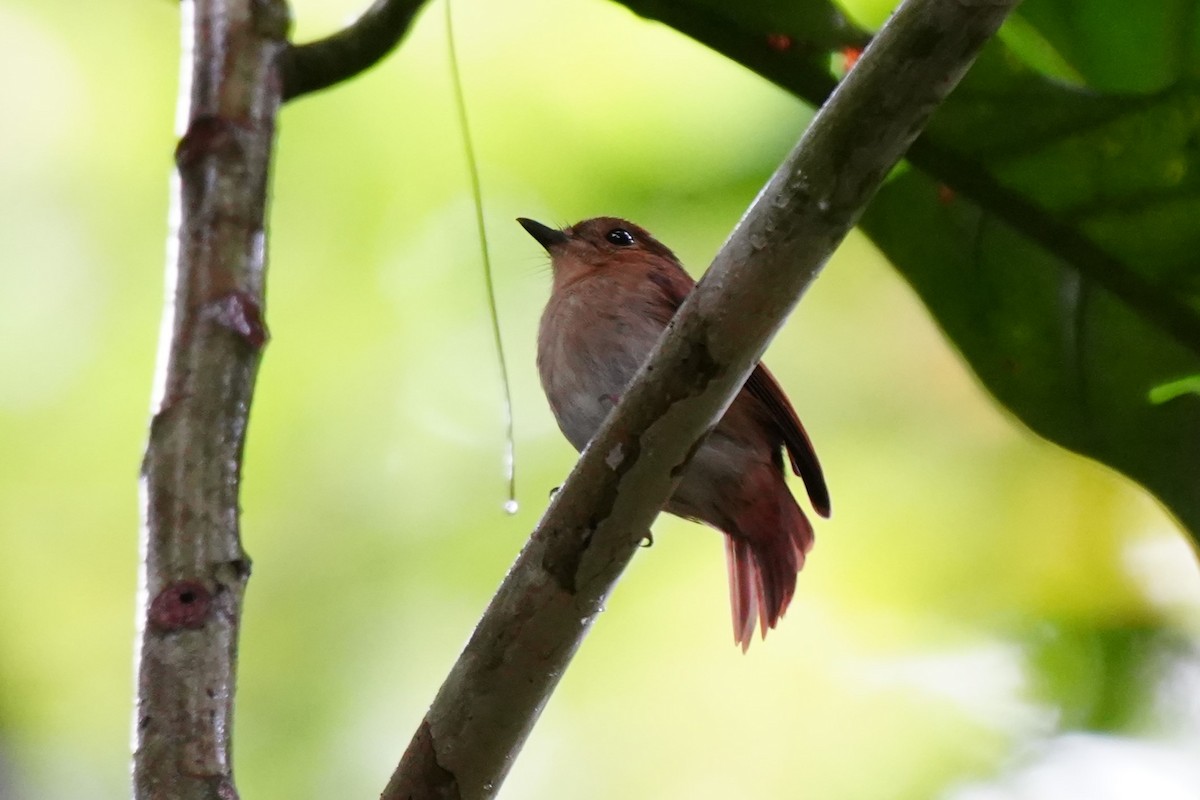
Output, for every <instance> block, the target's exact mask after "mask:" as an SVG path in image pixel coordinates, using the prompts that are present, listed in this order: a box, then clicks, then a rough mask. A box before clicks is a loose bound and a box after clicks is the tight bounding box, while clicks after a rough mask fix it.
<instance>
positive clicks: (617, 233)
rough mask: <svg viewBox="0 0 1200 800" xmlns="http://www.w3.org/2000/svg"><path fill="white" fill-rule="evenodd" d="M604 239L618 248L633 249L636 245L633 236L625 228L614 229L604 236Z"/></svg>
mask: <svg viewBox="0 0 1200 800" xmlns="http://www.w3.org/2000/svg"><path fill="white" fill-rule="evenodd" d="M604 238H605V239H608V240H609V241H610V242H612V243H613V244H615V245H616V246H617V247H632V246H633V244H634V239H633V234H632V233H630V232H629V231H627V230H625V229H624V228H613V229H612V230H611V231H609V232H608V233H606V234H605V235H604Z"/></svg>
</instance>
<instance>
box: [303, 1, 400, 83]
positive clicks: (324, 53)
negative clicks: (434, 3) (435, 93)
mask: <svg viewBox="0 0 1200 800" xmlns="http://www.w3.org/2000/svg"><path fill="white" fill-rule="evenodd" d="M422 5H424V0H376V1H375V2H374V3H372V4H371V6H370V8H368V9H367V10H366V11H364V12H363V13H362V16H360V17H359V18H358V19H356V20H355V21H354V22H353V23H351V24H350V25H349V26H348V27H346V28H345V29H343V30H341V31H338V32H337V33H335V34H332V35H331V36H327V37H325V38H324V39H318V40H317V41H315V42H309V43H308V44H300V45H290V46H289V47H288V48H287V50H286V51H285V52H284V54H283V57H282V58H283V61H282V66H281V71H282V73H283V99H284V100H285V101H286V100H292V99H294V98H297V97H300V96H301V95H305V94H309V93H311V92H318V91H320V90H321V89H328V88H329V87H330V86H333V85H334V84H337V83H341V82H342V81H344V80H347V79H349V78H353V77H354V76H355V75H358V74H359V73H360V72H363V71H365V70H367V69H370V68H371V67H373V66H375V65H376V64H377V63H379V62H380V61H381V60H383V57H384V56H386V55H387V54H388V53H390V52H391V51H392V50H393V49H395V47H396V45H398V44H399V43H400V40H401V39H403V38H404V35H405V34H406V33H408V29H409V27H411V25H412V21H413V19H414V18H415V17H416V16H417V12H418V11H420V9H421V6H422Z"/></svg>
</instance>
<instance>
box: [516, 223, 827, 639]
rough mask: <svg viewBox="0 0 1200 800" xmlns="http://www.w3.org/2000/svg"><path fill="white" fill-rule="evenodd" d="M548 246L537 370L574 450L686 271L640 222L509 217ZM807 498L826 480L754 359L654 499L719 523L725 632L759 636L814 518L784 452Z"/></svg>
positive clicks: (788, 594) (659, 326) (773, 616)
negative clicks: (555, 223) (792, 481)
mask: <svg viewBox="0 0 1200 800" xmlns="http://www.w3.org/2000/svg"><path fill="white" fill-rule="evenodd" d="M518 222H520V223H521V225H522V226H523V227H524V228H525V230H526V231H528V232H529V234H530V235H531V236H532V237H533V238H534V239H536V240H537V241H538V243H539V244H541V245H542V246H543V247H544V248H546V250H547V252H549V253H550V258H551V268H552V271H553V273H554V287H553V291H552V292H551V294H550V301H549V302H548V303H547V304H546V310H545V311H544V312H543V314H542V320H541V325H540V327H539V329H538V355H537V363H538V373H539V375H540V376H541V381H542V388H543V389H544V390H545V392H546V398H547V399H548V400H549V401H550V408H551V410H552V411H553V412H554V416H555V418H556V419H557V420H558V426H559V428H561V429H562V432H563V433H564V434H565V435H566V437H567V439H568V440H569V441H570V442H571V444H572V445H574V446H575V449H576V450H583V448H584V446H585V445H586V444H587V443H588V440H589V439H591V438H592V436H593V435H594V434H595V433H596V431H597V430H599V428H600V424H601V423H602V422H603V421H604V418H605V417H606V416H607V415H608V412H609V411H610V410H611V409H612V407H613V406H614V405H615V404H616V402H617V400H618V399H619V398H620V396H621V395H622V394H623V393H624V391H625V388H626V386H628V384H629V381H630V380H631V379H632V378H633V375H634V373H635V372H637V370H638V368H639V367H640V366H641V364H642V362H643V361H645V360H646V357H647V356H648V355H649V354H650V351H651V349H652V348H653V347H654V345H655V343H656V342H657V341H658V339H659V337H660V336H661V335H662V332H663V329H664V328H666V326H667V323H668V322H669V321H670V320H671V317H673V316H674V315H675V312H676V311H677V310H678V309H679V306H680V305H681V304H682V303H683V301H684V298H686V297H687V296H688V294H689V293H690V292H691V291H692V288H693V287H694V286H695V281H693V280H692V279H691V277H690V276H689V275H688V274H687V272H685V271H684V269H683V267H682V266H681V265H680V263H679V260H678V259H677V258H676V257H675V254H674V253H672V252H671V251H670V250H669V249H667V248H666V247H665V246H663V245H662V244H661V243H659V242H658V241H657V240H656V239H655V238H654V237H653V236H651V235H650V234H649V233H647V232H646V231H645V230H643V229H642V228H640V227H638V226H637V225H635V224H633V223H632V222H627V221H626V220H623V219H618V218H616V217H596V218H595V219H589V220H584V221H583V222H579V223H577V224H575V225H572V226H570V227H566V228H563V229H561V230H557V229H554V228H550V227H548V226H546V225H543V224H541V223H540V222H535V221H533V220H531V219H524V218H521V219H518ZM785 450H786V452H787V455H788V459H789V461H790V462H791V467H792V469H793V470H794V471H795V472H796V474H797V475H800V476H801V477H802V478H803V479H804V485H805V488H806V489H807V490H808V497H809V500H810V501H811V502H812V505H813V508H814V509H816V511H817V513H818V514H820V515H821V516H825V517H827V516H829V492H828V490H827V489H826V487H825V478H824V476H823V475H822V473H821V465H820V464H819V463H818V462H817V456H816V453H815V452H814V451H813V447H812V443H811V442H809V440H808V436H807V434H805V432H804V428H803V426H801V424H800V420H799V419H798V418H797V416H796V412H795V411H794V410H793V409H792V405H791V403H790V402H788V399H787V397H786V396H785V395H784V393H783V390H782V389H781V388H780V387H779V384H778V383H776V381H775V378H774V377H773V376H772V375H771V373H770V372H769V371H768V370H767V368H766V367H765V366H763V365H762V364H759V365H758V366H756V367H755V368H754V371H753V372H752V373H751V374H750V377H749V378H748V379H747V380H746V383H745V385H744V386H743V387H742V389H741V390H740V391H739V392H738V394H737V397H736V398H735V399H734V401H733V403H732V404H731V405H730V406H729V408H728V409H727V410H726V412H725V415H724V416H723V417H722V418H721V421H720V422H719V423H718V424H717V426H716V428H715V429H713V431H712V432H711V433H710V434H709V436H708V438H707V439H706V440H705V442H704V444H703V445H702V446H701V447H700V449H699V450H698V451H697V452H696V454H695V456H694V457H693V458H692V460H691V462H690V463H689V465H688V466H687V468H686V469H685V470H684V473H683V476H682V478H681V479H680V481H679V484H678V486H677V487H676V489H675V494H674V495H672V496H671V499H670V500H668V501H667V504H666V506H665V509H666V510H667V511H669V512H670V513H672V514H675V515H677V516H680V517H685V518H687V519H692V520H699V521H700V522H704V523H706V524H708V525H711V526H712V527H714V528H716V529H718V530H720V531H721V532H722V533H724V534H725V552H726V555H727V557H728V565H729V591H730V601H731V604H732V607H733V634H734V640H735V641H736V642H737V643H738V644H740V645H741V646H742V649H743V650H745V649H746V648H747V647H749V645H750V640H751V638H752V637H753V635H754V627H755V622H757V623H758V625H759V627H760V629H761V631H762V635H763V636H764V637H765V636H766V633H767V629H768V628H774V627H775V625H776V623H778V622H779V618H780V617H781V616H783V613H784V612H785V611H786V610H787V607H788V604H789V603H790V602H791V599H792V595H793V594H794V593H795V590H796V575H797V573H799V571H800V568H801V567H803V566H804V558H805V555H806V554H807V553H808V551H809V549H811V548H812V545H813V529H812V525H811V524H810V523H809V521H808V518H807V517H805V515H804V512H803V511H801V510H800V507H799V506H798V505H797V504H796V500H795V498H793V497H792V494H791V492H790V491H789V490H788V487H787V483H786V482H785V480H784V465H783V452H784V451H785Z"/></svg>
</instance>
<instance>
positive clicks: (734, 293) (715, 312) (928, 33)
mask: <svg viewBox="0 0 1200 800" xmlns="http://www.w3.org/2000/svg"><path fill="white" fill-rule="evenodd" d="M1018 2H1019V0H973V1H972V0H908V1H907V2H906V3H905V4H904V5H903V6H902V7H901V9H900V10H899V11H898V12H897V14H896V15H895V16H894V17H893V19H892V20H891V21H890V22H889V23H888V25H887V26H886V27H885V28H884V30H883V31H881V32H880V34H879V36H878V37H877V38H876V40H875V42H874V43H873V44H872V45H871V46H870V47H869V48H868V50H867V52H866V53H865V54H864V56H863V58H862V59H861V60H860V61H859V63H858V65H857V66H856V68H855V69H854V70H853V71H852V72H851V73H850V76H849V77H848V78H847V80H846V81H845V82H844V83H843V84H842V85H841V86H840V87H839V88H838V90H837V91H836V92H835V93H834V95H833V97H831V98H830V100H829V103H828V104H827V105H826V106H825V108H824V109H822V111H821V112H820V113H819V114H818V116H817V118H816V119H815V120H814V121H813V123H812V125H811V126H810V127H809V129H808V131H807V132H806V133H805V135H804V137H803V139H802V140H801V142H800V144H799V145H798V146H797V148H796V149H795V150H794V151H793V153H792V154H791V156H789V158H788V160H787V161H786V162H785V163H784V164H783V165H782V166H781V167H780V169H779V171H778V172H777V173H776V174H775V176H774V177H773V178H772V179H771V181H770V183H769V184H768V185H767V187H766V188H765V189H764V191H763V192H762V194H761V195H760V196H759V197H758V199H757V200H756V201H755V203H754V205H753V206H752V207H751V209H750V210H749V211H748V212H747V214H746V216H745V217H744V218H743V219H742V221H741V222H740V223H739V224H738V227H737V228H736V229H735V231H734V233H733V235H732V236H731V238H730V239H729V241H728V242H726V244H725V246H724V247H723V248H722V249H721V251H720V252H719V253H718V254H717V257H716V260H715V261H714V262H713V265H712V267H711V268H710V269H709V271H708V274H706V275H705V277H704V278H703V280H701V282H700V284H699V285H698V287H697V288H696V290H695V292H694V293H693V294H692V296H691V297H690V298H689V299H688V300H687V302H686V303H685V304H684V306H683V308H682V309H680V311H679V314H678V315H677V316H676V318H675V320H674V321H673V323H672V325H671V326H670V329H669V331H668V333H667V335H666V336H665V337H664V338H663V340H662V341H661V342H660V343H659V346H658V348H656V350H655V352H654V353H653V354H652V355H651V356H650V359H649V360H648V361H647V363H646V364H645V365H644V366H643V368H642V370H641V371H640V372H639V373H638V376H637V377H636V378H635V379H634V381H633V383H632V384H631V385H630V388H629V389H628V390H627V392H626V393H625V395H624V396H623V397H622V399H621V401H620V404H619V405H618V407H617V408H616V409H615V410H614V411H613V413H612V414H611V415H610V416H609V418H608V420H607V421H606V422H605V424H604V425H603V426H602V428H601V430H600V432H599V433H598V434H597V435H596V437H595V439H593V441H592V443H591V444H590V445H589V447H588V448H587V449H586V450H585V451H584V453H583V456H582V457H581V458H580V461H579V463H578V464H577V465H576V467H575V469H574V471H573V472H572V473H571V476H570V477H569V478H568V479H567V482H566V483H565V484H564V485H563V488H562V490H561V491H559V492H558V494H557V495H556V496H555V498H554V500H553V502H552V503H551V505H550V508H549V509H548V510H547V512H546V515H545V517H543V519H542V521H541V523H540V524H539V525H538V527H537V529H536V530H535V531H534V532H533V535H532V537H531V538H530V540H529V543H528V544H527V545H526V547H525V549H524V550H523V551H522V553H521V555H520V556H519V557H518V558H517V562H516V564H515V565H514V566H513V568H512V569H511V570H510V571H509V574H508V576H507V577H506V578H505V580H504V582H503V584H502V585H501V587H500V590H499V591H498V592H497V593H496V596H495V598H493V600H492V602H491V604H490V605H489V607H488V609H487V611H486V612H485V613H484V615H483V618H482V619H481V620H480V623H479V626H478V627H477V628H476V630H475V633H474V635H473V636H472V637H471V640H470V641H469V642H468V643H467V646H466V649H465V650H464V651H463V653H462V655H461V656H460V657H459V659H458V662H457V663H456V664H455V665H454V667H453V668H452V669H451V671H450V674H449V676H448V677H447V679H446V682H445V683H444V684H443V685H442V688H441V690H440V691H439V692H438V694H437V697H436V698H435V699H434V701H433V705H432V706H431V707H430V709H429V711H428V713H427V714H426V715H425V719H424V720H423V721H422V722H421V724H420V726H419V728H418V730H417V734H416V736H415V737H414V738H413V740H412V742H411V743H410V745H409V747H408V750H407V751H406V752H405V753H404V756H403V758H402V759H401V761H400V764H399V766H398V767H397V769H396V772H395V773H394V774H393V776H392V779H391V781H390V782H389V783H388V785H387V788H386V789H385V790H384V792H383V799H384V800H400V799H401V798H404V799H405V800H409V799H410V798H469V799H470V800H476V798H489V797H492V796H493V795H494V794H495V793H496V791H497V790H498V788H499V786H500V783H501V781H502V780H503V779H504V777H505V775H506V774H507V772H508V770H509V768H510V767H511V765H512V762H513V759H514V758H515V757H516V755H517V752H518V751H519V750H520V747H521V745H522V744H523V743H524V740H525V738H526V736H527V735H528V733H529V731H530V729H531V728H532V727H533V724H534V722H535V721H536V719H537V717H538V715H539V713H540V712H541V710H542V707H543V706H544V705H545V703H546V701H547V700H548V699H549V697H550V694H551V692H552V691H553V690H554V687H555V685H556V684H557V683H558V680H559V678H560V677H561V675H562V674H563V671H564V670H565V669H566V667H567V665H568V664H569V662H570V660H571V657H572V656H573V655H574V653H575V651H576V649H577V648H578V647H579V644H580V643H581V642H582V640H583V637H584V636H585V635H586V633H587V631H588V628H589V627H590V625H591V622H592V621H593V620H594V618H595V616H596V614H597V613H598V612H599V611H600V609H601V607H602V605H603V602H604V599H605V597H606V596H607V595H608V593H609V591H610V590H611V589H612V587H613V585H614V584H615V582H616V580H617V579H618V578H619V577H620V575H621V572H622V571H623V570H624V568H625V567H626V565H627V564H628V562H629V560H630V559H631V558H632V555H633V553H634V552H635V550H636V549H637V544H638V541H639V540H640V539H641V537H642V536H643V534H644V532H645V531H646V530H647V529H648V528H649V526H650V524H651V522H652V521H653V520H654V517H655V516H656V515H657V514H658V511H659V509H660V508H661V507H662V505H663V503H664V502H665V500H666V499H667V497H668V496H669V495H670V493H671V491H672V489H673V487H674V485H675V483H676V481H677V479H678V475H679V472H680V469H681V468H682V467H683V466H684V465H685V464H686V463H687V460H688V457H689V456H690V454H691V451H692V450H693V449H694V446H695V443H696V442H697V441H699V440H700V438H701V437H702V435H703V433H704V432H705V430H706V429H707V428H708V427H709V426H710V425H711V424H712V422H713V420H714V419H716V418H717V417H718V416H719V414H720V413H721V412H722V411H723V409H724V408H725V406H726V404H727V403H728V401H729V399H730V398H731V397H732V395H733V394H734V392H735V391H736V390H737V389H738V388H740V387H741V385H742V383H743V382H744V381H745V378H746V376H747V375H748V374H749V372H750V370H751V369H752V368H753V366H754V364H755V363H756V362H757V361H758V359H759V357H760V356H761V354H762V352H763V350H764V349H765V348H766V345H767V343H768V341H769V339H770V338H771V336H772V335H773V334H774V333H775V331H776V330H777V329H778V327H779V326H780V325H781V324H782V322H783V320H784V318H785V317H786V315H787V314H788V312H789V311H791V309H792V308H793V307H794V305H795V303H796V302H797V301H798V299H799V297H800V295H801V294H802V293H803V291H804V290H805V289H806V288H807V286H808V285H809V284H810V283H811V282H812V280H813V279H814V278H815V277H816V275H817V273H818V272H819V270H820V268H821V267H822V265H823V264H824V263H825V261H826V260H827V259H828V258H829V256H830V254H831V253H832V252H833V250H834V248H835V247H836V246H837V245H838V243H839V242H840V241H841V240H842V238H843V237H844V236H845V234H846V232H847V231H849V229H850V228H851V226H852V225H853V224H854V222H855V221H856V220H857V219H858V217H859V215H860V214H861V213H862V210H863V208H864V206H865V205H866V203H867V201H868V200H869V199H870V197H871V196H872V195H873V194H874V193H875V191H876V190H877V189H878V187H879V185H880V183H881V181H882V180H883V178H884V176H885V175H887V173H888V170H890V169H891V167H892V166H893V165H894V164H895V163H896V162H897V161H898V160H899V159H900V157H901V156H902V155H903V153H904V150H905V148H906V147H907V146H908V145H909V144H910V143H911V142H912V140H913V138H914V137H915V136H916V135H917V133H918V132H919V131H920V130H921V128H922V126H923V125H924V123H925V121H926V120H927V118H928V116H929V114H930V113H931V112H932V111H933V109H934V108H935V107H936V106H937V104H938V103H939V102H941V100H942V99H944V98H945V96H946V95H947V94H948V93H949V92H950V90H951V89H952V88H953V87H954V86H955V84H957V82H958V80H959V78H960V77H961V76H962V74H963V72H965V70H966V69H967V67H968V66H969V65H970V63H971V62H972V61H973V59H974V57H975V55H976V54H977V52H978V50H979V48H980V47H981V46H982V45H983V43H984V42H985V41H987V39H988V38H989V37H990V36H991V35H992V33H994V32H995V30H996V28H997V27H999V25H1000V22H1001V21H1002V20H1003V19H1004V17H1005V16H1006V14H1007V13H1008V12H1009V11H1010V10H1012V8H1013V7H1015V6H1016V5H1017V3H1018Z"/></svg>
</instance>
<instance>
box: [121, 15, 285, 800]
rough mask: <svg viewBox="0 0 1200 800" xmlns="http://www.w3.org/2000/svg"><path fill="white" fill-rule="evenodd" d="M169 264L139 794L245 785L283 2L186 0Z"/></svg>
mask: <svg viewBox="0 0 1200 800" xmlns="http://www.w3.org/2000/svg"><path fill="white" fill-rule="evenodd" d="M183 9H184V13H183V25H184V37H185V47H184V52H185V53H187V52H190V53H191V62H190V63H185V64H184V65H183V74H182V79H181V90H180V91H181V93H182V94H183V96H184V98H185V100H186V102H187V104H188V112H187V127H186V130H185V132H184V134H183V137H182V138H181V139H180V141H179V145H178V148H177V150H176V153H175V160H176V168H177V170H178V180H177V181H176V186H177V193H176V196H175V198H174V203H175V210H174V216H175V217H176V218H177V219H178V230H177V231H174V232H173V234H174V235H175V236H176V239H175V241H174V242H173V246H172V248H171V256H172V260H171V262H170V263H168V265H167V285H168V298H167V303H166V307H165V310H164V322H163V326H162V331H161V336H162V338H163V341H162V342H161V344H160V349H159V365H158V371H157V376H156V380H155V398H154V402H153V418H152V420H151V424H150V436H149V441H148V443H147V446H146V455H145V460H144V462H143V465H142V522H143V530H142V551H143V559H144V560H143V564H142V569H141V575H140V587H139V588H140V597H141V608H140V617H141V620H140V627H141V630H140V638H139V653H138V659H139V660H138V685H137V719H136V734H135V735H136V750H135V752H134V764H133V766H134V769H133V773H134V774H133V778H134V797H136V798H139V800H151V798H155V799H156V800H157V799H159V798H164V797H170V798H173V800H200V798H205V799H206V800H218V798H222V799H224V800H228V798H233V797H236V796H237V794H236V789H235V787H234V783H233V767H232V761H231V747H230V736H231V730H232V722H233V696H234V676H235V672H236V657H237V637H238V627H239V622H240V617H241V605H242V593H243V591H244V589H245V584H246V580H247V578H248V576H249V571H250V562H249V560H248V559H247V557H246V555H245V553H244V552H243V550H242V546H241V540H240V535H239V526H238V490H239V484H240V478H241V459H242V448H243V444H244V441H245V433H246V424H247V417H248V413H249V409H250V399H251V394H252V392H253V389H254V379H255V375H256V373H257V370H258V363H259V355H260V352H261V350H262V347H263V345H264V344H265V343H266V339H267V331H266V327H265V325H264V322H263V284H264V273H265V267H266V260H265V237H264V217H265V212H266V194H267V172H268V164H269V161H270V157H271V149H272V144H273V140H274V132H275V117H276V113H277V112H278V109H279V104H280V88H281V81H280V76H279V72H278V63H279V55H280V53H282V52H283V49H284V47H285V46H286V37H287V27H288V9H287V5H286V3H285V2H284V0H221V1H220V2H216V0H193V2H191V3H185V4H184V5H183Z"/></svg>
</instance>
